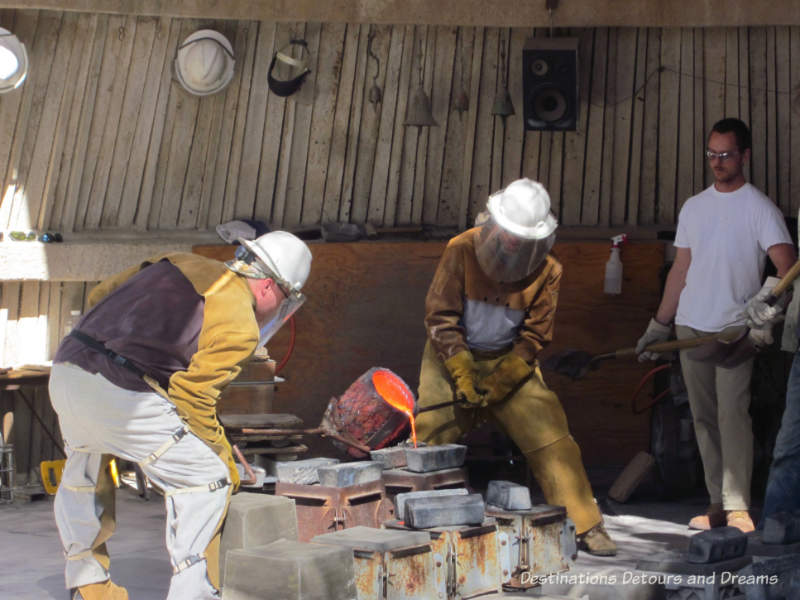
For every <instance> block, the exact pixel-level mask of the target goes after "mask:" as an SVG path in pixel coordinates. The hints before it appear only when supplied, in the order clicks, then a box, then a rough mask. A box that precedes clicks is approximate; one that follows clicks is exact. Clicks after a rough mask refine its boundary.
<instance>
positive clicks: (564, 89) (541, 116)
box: [522, 37, 578, 131]
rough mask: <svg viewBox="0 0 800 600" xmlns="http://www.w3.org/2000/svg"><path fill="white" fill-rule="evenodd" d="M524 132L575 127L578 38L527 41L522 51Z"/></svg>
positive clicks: (572, 129) (576, 122) (532, 39)
mask: <svg viewBox="0 0 800 600" xmlns="http://www.w3.org/2000/svg"><path fill="white" fill-rule="evenodd" d="M522 86H523V94H524V102H523V111H524V113H523V114H524V117H525V129H526V130H535V131H574V130H575V128H576V126H577V124H578V38H567V37H555V38H530V39H528V40H527V41H526V42H525V46H523V49H522Z"/></svg>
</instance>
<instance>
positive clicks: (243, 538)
mask: <svg viewBox="0 0 800 600" xmlns="http://www.w3.org/2000/svg"><path fill="white" fill-rule="evenodd" d="M281 538H285V539H291V540H296V539H297V512H296V511H295V504H294V500H292V499H291V498H285V497H283V496H271V495H269V494H255V493H248V492H239V493H238V494H234V495H233V496H232V497H231V504H230V507H229V508H228V515H227V517H226V518H225V524H224V526H223V528H222V538H221V540H220V551H219V560H220V565H219V566H220V569H219V571H220V573H221V574H222V578H223V579H222V581H223V583H224V582H225V558H226V556H227V554H228V552H230V551H232V550H239V549H242V548H253V547H255V546H263V545H264V544H269V543H270V542H274V541H275V540H278V539H281Z"/></svg>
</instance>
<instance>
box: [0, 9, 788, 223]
mask: <svg viewBox="0 0 800 600" xmlns="http://www.w3.org/2000/svg"><path fill="white" fill-rule="evenodd" d="M0 23H2V25H3V26H4V27H6V28H8V29H10V30H12V31H14V32H15V33H16V34H17V35H18V36H19V37H20V38H21V39H22V40H23V41H24V42H25V43H26V45H27V47H28V50H29V53H30V58H31V70H30V75H29V77H28V79H27V81H26V82H25V83H24V84H23V85H22V86H21V87H20V88H19V89H18V90H17V91H15V92H12V93H9V94H5V95H3V96H0V182H2V203H1V204H0V229H4V230H9V229H27V228H37V229H48V228H50V229H57V230H60V231H62V232H66V233H71V232H77V231H97V230H119V229H122V230H126V231H127V230H135V231H153V230H171V229H184V230H198V229H199V230H206V229H208V228H209V227H213V226H214V225H215V224H217V223H219V222H221V221H226V220H228V219H231V218H234V217H246V218H258V219H261V220H264V221H268V222H271V223H274V224H276V225H278V226H283V227H293V226H297V225H302V224H315V223H320V222H323V221H332V220H349V221H356V222H363V221H365V220H369V221H371V222H374V223H376V224H380V225H405V224H419V223H436V224H440V225H456V226H458V225H460V226H464V225H465V224H467V223H469V222H471V221H472V219H473V217H474V216H475V214H476V213H477V212H478V211H479V210H480V209H481V208H482V207H483V204H484V201H485V198H486V195H487V194H488V193H489V192H491V191H493V190H495V189H497V188H499V187H501V186H502V185H504V184H505V183H507V182H508V181H510V180H512V179H514V178H517V177H519V176H521V175H526V176H529V177H532V178H536V179H539V180H541V181H543V182H544V183H545V184H547V186H548V188H549V190H550V193H551V195H552V197H553V201H554V206H555V210H556V212H557V213H558V216H559V218H560V221H561V223H562V224H564V225H620V226H623V225H625V226H637V225H650V224H664V225H672V224H674V223H675V220H676V217H677V211H678V210H679V208H680V205H681V203H682V202H683V200H684V199H685V198H686V196H687V195H688V194H690V193H691V192H693V191H696V190H699V189H701V188H702V187H703V186H704V185H706V184H707V183H709V181H710V180H709V173H708V171H707V169H705V167H704V164H703V161H702V155H701V153H702V150H703V146H704V138H705V134H706V131H707V129H708V127H709V126H710V125H711V124H712V122H713V121H715V120H716V119H718V118H720V117H722V116H724V115H734V116H741V117H742V118H744V119H745V120H746V121H748V122H750V123H751V124H752V126H753V133H754V152H753V154H754V157H753V169H752V180H753V182H754V183H755V184H756V185H757V186H758V187H760V188H762V189H764V190H765V191H766V192H767V194H769V195H770V196H771V197H773V198H774V199H775V200H776V201H777V202H778V203H779V204H780V206H781V207H782V208H783V209H785V211H786V213H787V214H794V213H795V212H796V210H797V208H798V203H800V195H798V194H792V193H791V192H792V190H794V191H797V189H798V188H800V177H792V170H791V169H790V165H791V160H792V156H793V152H792V150H793V149H794V148H795V147H797V146H798V144H800V135H798V126H800V114H798V109H797V107H798V104H800V97H798V96H797V94H796V90H797V88H798V85H800V72H799V71H798V70H797V69H792V68H791V65H792V64H793V62H792V58H794V59H795V61H796V60H800V59H798V53H799V52H800V28H797V27H791V28H790V27H758V28H739V29H722V28H717V29H714V28H710V29H691V28H684V29H676V28H670V29H652V28H650V29H647V28H642V29H637V28H597V29H579V30H569V29H566V30H557V31H556V32H555V33H556V34H557V35H573V36H577V37H578V38H579V39H580V65H581V68H580V77H579V79H580V88H581V91H580V118H579V127H578V130H577V131H575V132H566V133H564V132H559V133H551V132H542V133H540V132H527V133H526V132H524V131H523V129H522V82H521V77H522V74H521V51H522V46H523V44H524V41H525V39H526V38H528V37H530V36H546V35H549V33H550V32H549V31H547V30H538V29H537V30H532V29H524V28H512V29H498V28H472V27H461V28H454V27H432V26H431V27H429V26H424V25H418V26H395V27H392V26H387V25H380V26H377V25H345V24H329V23H323V24H320V23H272V22H244V21H242V22H235V21H220V22H206V21H201V20H192V19H170V18H153V17H134V16H119V15H102V14H82V13H72V12H56V11H24V10H20V11H7V10H6V11H0ZM201 27H213V28H215V29H218V30H220V31H221V32H223V33H224V34H225V35H226V36H228V38H229V39H230V40H231V42H232V44H233V46H234V49H235V54H236V57H237V63H236V75H235V78H234V80H233V82H232V84H231V85H230V86H229V87H228V88H227V89H226V90H225V91H223V92H222V93H220V94H216V95H213V96H209V97H204V98H199V97H196V96H192V95H190V94H187V93H186V92H185V91H184V90H183V89H182V88H181V87H180V86H179V85H178V84H177V83H176V82H175V80H174V79H173V77H172V60H173V57H174V54H175V48H176V47H177V45H178V44H179V43H180V41H181V40H182V39H183V38H185V37H186V35H188V34H189V33H191V32H192V31H194V30H196V29H198V28H201ZM293 36H301V37H305V39H307V40H308V43H309V50H310V52H311V67H312V73H311V75H310V76H309V78H308V80H307V83H306V84H305V85H304V87H303V88H302V89H301V91H300V92H299V93H298V94H296V95H295V96H292V97H290V98H289V99H288V100H287V99H283V98H280V97H278V96H276V95H274V94H272V93H271V92H270V91H269V90H268V88H267V85H266V75H267V70H268V65H269V59H270V57H271V56H272V53H273V52H274V51H275V49H276V48H278V47H281V46H283V45H284V44H285V43H286V41H287V40H288V39H289V38H290V37H293ZM368 50H371V54H370V53H368ZM373 57H374V58H373ZM504 78H505V79H507V81H508V87H509V90H510V91H511V96H512V99H513V101H514V104H515V108H516V113H517V114H515V115H512V116H510V117H507V118H506V119H505V121H504V120H503V119H502V118H500V117H495V116H493V115H492V114H491V108H492V104H493V100H494V97H495V94H496V92H497V90H498V89H499V88H500V87H501V86H502V81H503V79H504ZM420 80H422V81H423V82H424V87H425V90H426V91H427V93H428V94H429V96H430V97H431V100H432V106H433V113H434V117H435V118H436V120H437V121H438V123H439V126H438V127H434V128H422V129H417V128H413V127H412V128H408V127H405V126H404V125H403V121H404V118H405V111H406V107H407V104H408V98H409V92H410V91H413V90H414V89H416V87H417V86H418V85H419V82H420ZM373 85H376V86H378V87H379V88H380V89H381V90H382V95H383V100H382V102H380V103H377V104H376V103H371V102H370V93H369V92H370V89H371V88H372V86H373ZM462 91H463V92H464V93H465V94H466V98H467V106H466V108H465V109H463V110H459V109H457V108H456V107H455V106H454V104H455V100H456V99H457V98H462V95H461V93H462ZM793 93H794V95H793ZM794 154H796V153H794Z"/></svg>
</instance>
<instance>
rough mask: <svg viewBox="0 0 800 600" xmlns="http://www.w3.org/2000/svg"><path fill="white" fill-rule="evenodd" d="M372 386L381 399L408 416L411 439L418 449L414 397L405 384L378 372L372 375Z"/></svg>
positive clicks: (396, 378) (392, 376) (383, 372)
mask: <svg viewBox="0 0 800 600" xmlns="http://www.w3.org/2000/svg"><path fill="white" fill-rule="evenodd" d="M372 385H374V386H375V390H376V391H377V392H378V394H380V397H381V398H383V399H384V400H385V401H386V402H388V403H389V404H390V405H391V406H393V407H394V408H396V409H397V410H399V411H401V412H404V413H405V414H406V415H408V419H409V421H410V422H411V439H412V440H413V442H414V448H416V447H417V427H416V423H415V421H414V395H413V394H412V393H411V390H409V389H408V386H407V385H406V384H405V382H404V381H403V380H402V379H400V378H399V377H397V376H395V375H393V374H392V373H391V372H389V371H382V370H377V371H375V372H374V373H373V374H372Z"/></svg>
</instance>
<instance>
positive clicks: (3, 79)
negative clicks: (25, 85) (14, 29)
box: [0, 27, 28, 94]
mask: <svg viewBox="0 0 800 600" xmlns="http://www.w3.org/2000/svg"><path fill="white" fill-rule="evenodd" d="M27 74H28V52H27V51H26V50H25V44H23V43H22V42H20V41H19V39H18V38H17V36H15V35H14V34H13V33H11V32H10V31H8V30H7V29H3V28H2V27H0V94H2V93H5V92H10V91H11V90H13V89H16V88H18V87H19V86H20V85H21V84H22V82H23V81H25V77H26V76H27Z"/></svg>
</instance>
